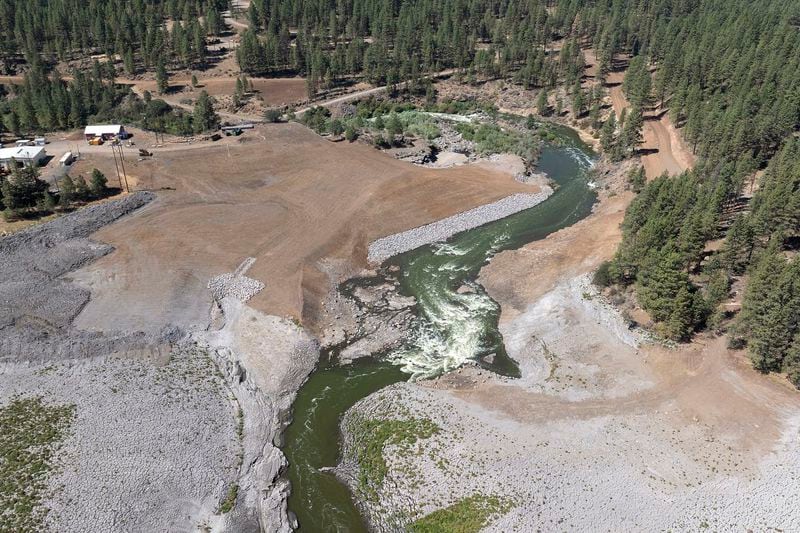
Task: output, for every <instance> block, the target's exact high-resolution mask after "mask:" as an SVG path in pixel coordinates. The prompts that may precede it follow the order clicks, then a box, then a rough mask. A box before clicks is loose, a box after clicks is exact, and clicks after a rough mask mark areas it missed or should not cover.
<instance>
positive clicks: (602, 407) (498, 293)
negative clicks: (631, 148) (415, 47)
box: [341, 168, 800, 532]
mask: <svg viewBox="0 0 800 533" xmlns="http://www.w3.org/2000/svg"><path fill="white" fill-rule="evenodd" d="M624 174H625V169H624V168H618V169H617V170H616V171H613V172H610V173H609V174H608V175H607V176H606V179H598V190H599V191H600V202H599V203H598V204H597V205H596V206H595V208H594V210H593V213H592V214H591V215H590V216H589V217H587V218H585V219H583V220H582V221H580V222H578V223H577V224H574V225H572V226H571V227H569V228H565V229H562V230H561V231H558V232H555V233H553V234H551V235H550V236H548V237H547V238H545V239H542V240H538V241H535V242H533V243H531V244H528V245H526V246H523V247H521V248H519V249H516V250H510V251H504V252H501V253H499V254H498V255H496V256H495V257H494V258H493V260H492V261H491V262H490V263H489V264H488V265H487V266H485V267H484V268H482V270H481V275H480V278H479V280H480V282H481V284H482V285H483V286H485V287H486V289H487V291H488V293H489V294H490V295H491V296H492V297H493V298H494V299H495V300H496V301H497V302H498V303H499V305H500V308H501V317H500V322H499V329H500V332H501V333H502V335H503V338H504V340H505V346H506V349H507V350H508V355H509V356H510V357H511V358H512V359H514V360H516V361H517V362H518V363H519V369H520V374H521V378H520V379H509V378H506V377H502V376H497V375H496V374H494V373H491V372H487V371H485V370H483V369H479V368H476V367H465V368H462V369H459V370H456V371H454V372H450V373H446V374H444V375H443V376H441V377H440V378H438V379H435V380H431V381H423V382H416V383H398V384H395V385H392V386H391V387H389V388H386V389H384V390H382V391H380V392H378V393H376V394H373V395H371V396H369V397H366V398H364V399H363V400H361V401H360V402H359V403H357V404H356V405H355V406H354V407H353V409H352V410H351V411H349V412H348V413H347V415H346V417H345V423H344V428H345V437H344V442H345V443H346V450H345V453H344V460H343V464H342V468H341V471H342V476H343V477H344V478H345V479H347V480H348V483H349V484H350V486H351V488H353V489H354V490H355V491H356V492H357V493H358V494H359V495H360V498H359V502H360V505H361V508H362V509H363V511H364V513H365V514H366V516H368V517H369V520H370V522H371V524H372V525H373V526H374V527H375V529H376V530H379V531H381V530H387V531H388V530H395V529H396V525H397V524H398V523H399V524H402V525H403V526H408V525H410V524H414V523H415V521H417V520H424V518H425V516H432V515H431V513H434V512H435V511H437V510H441V509H448V508H451V509H455V508H458V509H460V510H462V511H463V510H464V509H465V508H467V509H468V510H470V511H473V512H477V511H480V509H476V508H475V506H476V505H477V504H476V502H480V501H486V500H487V499H490V498H494V499H495V500H499V501H501V502H503V505H501V506H500V507H499V508H497V507H495V510H494V512H488V513H486V515H485V521H484V522H483V526H482V527H483V530H485V531H498V532H499V531H533V530H537V529H545V530H547V529H559V530H560V529H568V530H595V529H608V530H615V529H620V528H622V529H632V530H652V529H659V530H689V531H699V530H704V529H712V530H713V529H717V530H732V529H753V530H758V529H765V528H768V527H775V528H780V529H784V530H792V529H796V528H797V527H799V526H800V524H798V522H797V517H796V516H795V514H794V513H793V512H792V511H791V503H790V502H791V501H792V500H793V499H794V498H796V497H797V495H798V488H797V486H796V484H792V482H791V481H790V480H791V479H793V478H795V477H796V476H797V475H798V474H800V459H798V458H800V445H799V444H798V442H800V441H799V440H798V435H799V434H800V405H799V404H798V402H797V398H796V394H795V393H794V392H793V391H790V390H788V389H787V388H786V387H783V386H782V385H781V384H779V383H777V382H776V381H775V380H772V379H770V378H769V377H767V376H761V375H758V374H756V373H754V372H752V370H751V369H750V368H748V366H747V364H746V363H745V362H743V361H741V360H740V356H738V355H737V354H736V353H735V352H730V351H728V350H727V349H726V348H725V341H724V339H722V338H714V337H713V336H703V337H701V338H700V339H698V340H696V341H695V342H693V343H692V344H689V345H683V346H680V347H677V348H667V347H664V346H662V345H659V344H652V343H648V342H647V337H646V336H642V335H639V334H638V333H637V332H636V331H631V330H629V329H628V326H627V322H626V321H625V320H624V319H623V317H622V316H621V315H620V313H619V312H618V311H617V310H616V309H615V308H614V306H613V305H611V303H610V302H609V301H608V300H607V295H604V294H600V293H598V292H597V291H596V290H595V289H594V288H593V287H592V286H591V284H590V283H589V282H588V275H589V273H590V272H591V271H592V270H593V269H594V268H596V266H597V265H599V263H600V262H602V261H603V260H606V259H608V258H609V257H611V255H612V254H613V253H614V250H615V248H616V244H617V243H618V241H619V238H620V230H619V223H620V222H621V220H622V217H623V214H624V209H625V207H626V206H627V204H628V203H629V202H630V199H631V198H632V195H631V194H630V193H627V192H625V191H624V190H623V189H624ZM364 421H371V422H370V425H368V426H365V424H364ZM375 428H378V429H377V430H375ZM398 428H401V429H402V431H400V430H399V429H398ZM419 428H423V429H426V430H425V431H418V430H419ZM398 431H400V433H398ZM381 435H388V437H384V440H383V447H382V450H383V455H382V461H383V462H382V463H378V467H379V468H377V470H378V471H380V472H381V476H382V477H381V482H380V483H370V484H368V485H367V488H366V489H365V488H364V487H363V486H361V488H360V485H362V484H363V479H364V478H363V465H364V458H363V456H362V455H361V452H360V451H359V450H361V449H364V447H365V446H367V445H369V444H370V443H374V442H375V439H376V438H380V436H381ZM499 443H502V445H499ZM368 464H370V463H368ZM359 473H361V474H359ZM368 479H369V478H368ZM373 479H374V478H373ZM782 487H783V488H782ZM787 487H788V488H787ZM776 495H777V496H776Z"/></svg>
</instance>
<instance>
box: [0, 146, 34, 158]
mask: <svg viewBox="0 0 800 533" xmlns="http://www.w3.org/2000/svg"><path fill="white" fill-rule="evenodd" d="M42 152H44V146H14V147H11V148H0V160H6V159H11V158H12V157H13V158H14V159H16V160H19V161H22V160H25V159H35V158H37V157H39V156H40V155H41V154H42Z"/></svg>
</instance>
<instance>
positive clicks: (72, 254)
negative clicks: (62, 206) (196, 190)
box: [0, 192, 180, 361]
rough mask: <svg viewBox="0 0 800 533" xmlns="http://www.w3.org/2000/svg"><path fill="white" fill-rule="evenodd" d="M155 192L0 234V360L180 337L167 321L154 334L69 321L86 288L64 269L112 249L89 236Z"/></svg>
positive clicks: (93, 352)
mask: <svg viewBox="0 0 800 533" xmlns="http://www.w3.org/2000/svg"><path fill="white" fill-rule="evenodd" d="M154 198H155V195H154V194H153V193H149V192H137V193H134V194H131V195H128V196H126V197H124V198H122V199H120V200H115V201H111V202H106V203H103V204H99V205H95V206H91V207H87V208H84V209H80V210H78V211H75V212H74V213H70V214H68V215H65V216H62V217H59V218H57V219H55V220H52V221H50V222H47V223H44V224H40V225H37V226H33V227H31V228H28V229H25V230H22V231H20V232H18V233H15V234H13V235H11V236H8V237H4V238H2V239H0V346H1V347H2V352H1V353H0V361H32V360H38V361H46V360H63V359H67V358H77V357H92V356H99V355H108V354H110V353H115V352H124V351H127V350H141V349H144V348H145V347H148V346H159V345H160V344H162V343H168V342H171V341H174V340H177V339H178V338H179V337H180V332H179V331H177V330H176V329H175V328H169V327H165V328H164V330H163V331H161V332H159V333H157V334H155V335H152V334H145V333H141V332H109V333H99V332H89V331H82V330H78V329H77V328H75V327H74V326H73V324H72V322H73V320H74V319H75V317H76V316H77V315H78V314H79V313H80V312H81V310H82V309H83V307H84V306H85V305H86V303H87V302H88V301H89V298H90V297H91V294H90V292H89V290H87V289H86V288H84V287H81V286H80V285H78V284H77V283H73V282H72V281H71V280H70V279H68V277H66V276H67V275H68V274H69V273H70V272H74V271H75V270H77V269H79V268H81V267H82V266H84V265H86V264H88V263H91V262H92V261H95V260H97V259H98V258H100V257H102V256H104V255H106V254H108V253H110V252H111V251H112V250H113V247H112V246H109V245H107V244H101V243H98V242H95V241H92V240H91V239H89V235H91V234H92V233H94V232H95V231H97V230H99V229H100V228H102V227H103V226H105V225H107V224H110V223H111V222H113V221H115V220H117V219H119V218H120V217H122V216H125V215H127V214H129V213H131V212H132V211H134V210H135V209H138V208H139V207H142V206H143V205H145V204H147V203H148V202H150V201H152V200H153V199H154Z"/></svg>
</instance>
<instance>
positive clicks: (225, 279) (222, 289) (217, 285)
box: [208, 272, 264, 302]
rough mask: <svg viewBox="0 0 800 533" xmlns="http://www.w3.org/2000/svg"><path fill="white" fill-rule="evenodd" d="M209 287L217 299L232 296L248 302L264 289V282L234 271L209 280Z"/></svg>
mask: <svg viewBox="0 0 800 533" xmlns="http://www.w3.org/2000/svg"><path fill="white" fill-rule="evenodd" d="M208 288H209V290H211V294H212V295H213V296H214V299H215V300H217V301H220V300H222V299H223V298H225V297H226V296H231V297H232V298H235V299H237V300H239V301H240V302H246V301H247V300H249V299H250V298H252V297H253V296H255V295H256V294H258V293H259V292H261V291H262V290H264V284H263V283H262V282H260V281H258V280H256V279H253V278H248V277H247V276H241V275H239V276H237V275H235V274H234V273H232V272H227V273H225V274H220V275H219V276H214V277H213V278H211V280H209V282H208Z"/></svg>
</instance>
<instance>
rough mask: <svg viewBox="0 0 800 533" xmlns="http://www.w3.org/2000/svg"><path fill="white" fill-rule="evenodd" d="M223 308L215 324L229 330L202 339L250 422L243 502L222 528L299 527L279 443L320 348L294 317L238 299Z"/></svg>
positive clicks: (243, 435) (245, 432) (244, 433)
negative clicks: (288, 502)
mask: <svg viewBox="0 0 800 533" xmlns="http://www.w3.org/2000/svg"><path fill="white" fill-rule="evenodd" d="M215 306H216V311H215V313H214V314H215V315H216V317H215V320H214V323H216V324H218V325H220V326H221V327H219V329H216V330H213V331H206V332H198V334H197V337H198V338H199V339H200V340H201V341H202V342H203V343H204V344H205V345H206V346H207V348H208V350H209V353H211V354H212V357H213V358H214V360H215V361H216V363H217V366H218V367H219V368H220V371H221V372H222V374H223V375H224V376H225V379H226V381H227V382H228V384H229V386H230V388H231V391H232V392H233V394H234V396H235V397H236V402H237V403H238V406H239V408H240V413H241V420H242V421H241V429H240V439H241V443H242V452H241V453H242V461H241V466H240V472H239V480H238V487H239V493H238V497H237V502H236V506H235V507H234V509H233V510H232V511H231V512H230V513H229V514H228V515H227V516H226V517H225V518H224V520H223V521H222V522H221V523H220V524H219V526H218V527H216V528H215V529H216V530H219V531H236V532H239V531H259V530H260V531H264V532H270V533H272V532H276V533H285V532H289V531H292V529H293V528H294V527H295V525H296V524H294V523H293V520H292V519H291V518H290V515H289V513H288V509H287V505H286V498H287V497H288V494H289V482H288V480H287V479H285V476H284V472H285V470H286V467H287V466H288V464H287V462H286V458H285V457H284V455H283V453H282V452H281V451H280V449H279V448H278V444H279V443H280V439H281V434H282V432H283V430H284V428H285V426H286V424H287V420H288V417H289V410H290V408H291V405H292V401H293V400H294V397H295V395H296V392H297V390H298V389H299V388H300V386H301V385H302V383H303V382H304V381H305V379H306V378H307V376H308V374H309V373H310V372H311V371H312V370H313V368H314V366H315V364H316V362H317V360H318V358H319V349H318V345H317V343H316V341H315V340H314V339H313V338H312V337H311V336H310V335H309V334H308V333H306V331H305V330H304V329H303V328H302V327H300V326H298V325H296V324H295V323H293V322H291V321H290V320H287V319H284V318H280V317H275V316H271V315H265V314H263V313H260V312H258V311H255V310H253V309H251V308H249V307H247V306H246V305H244V304H243V303H242V302H241V301H240V300H238V299H236V298H234V297H230V296H229V297H226V298H223V300H222V301H220V302H218V303H216V304H215Z"/></svg>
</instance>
